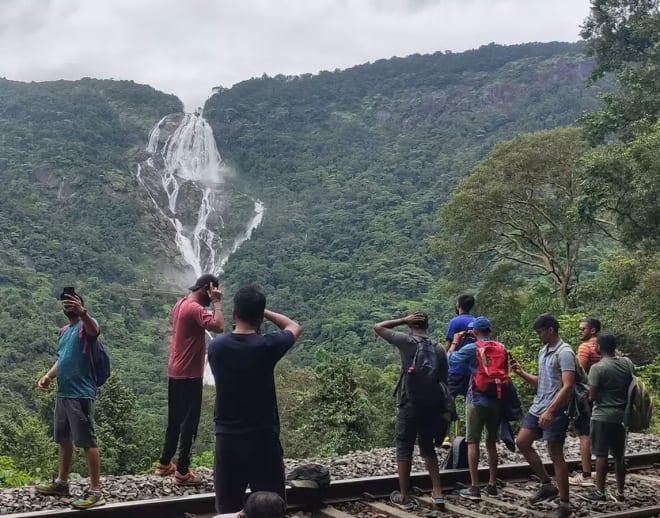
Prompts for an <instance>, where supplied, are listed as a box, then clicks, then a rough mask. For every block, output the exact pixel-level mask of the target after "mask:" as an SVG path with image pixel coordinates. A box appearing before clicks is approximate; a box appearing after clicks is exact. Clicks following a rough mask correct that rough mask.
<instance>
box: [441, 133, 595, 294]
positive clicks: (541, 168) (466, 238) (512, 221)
mask: <svg viewBox="0 0 660 518" xmlns="http://www.w3.org/2000/svg"><path fill="white" fill-rule="evenodd" d="M587 149H588V146H587V143H586V141H585V139H584V137H583V134H582V131H581V130H579V129H575V128H562V129H557V130H551V131H540V132H535V133H527V134H522V135H519V136H517V137H515V138H513V139H511V140H508V141H503V142H500V143H499V144H497V145H496V146H495V148H494V149H493V150H492V151H491V152H490V153H489V154H488V155H487V156H486V158H485V159H484V160H483V161H482V162H480V163H479V164H478V165H477V167H476V168H475V169H474V171H473V172H472V173H471V174H470V175H469V176H467V177H465V178H464V179H463V180H462V181H461V182H460V183H459V185H458V187H457V188H456V190H455V191H454V192H453V193H452V195H451V196H450V198H449V199H448V201H447V202H446V203H445V204H444V205H443V206H442V207H441V209H440V213H439V227H440V234H439V235H438V236H437V238H436V239H435V243H436V250H437V251H439V252H440V253H441V254H442V255H444V256H445V257H446V258H447V259H448V260H449V263H450V265H451V266H453V267H457V268H464V267H468V268H470V267H472V266H475V265H477V264H479V263H481V262H482V261H483V260H489V261H491V262H493V261H513V262H515V263H518V264H519V265H522V266H525V267H529V268H531V269H532V270H535V271H540V272H542V273H543V274H544V275H546V276H548V277H549V278H550V279H551V280H552V282H553V283H554V285H555V286H556V289H557V292H558V295H559V298H560V300H561V302H562V304H563V305H564V306H566V305H568V297H569V292H570V289H571V284H572V281H573V280H574V272H575V267H576V265H577V263H578V259H579V257H580V255H579V254H580V245H581V244H582V243H581V242H582V240H583V239H584V236H583V235H582V230H583V225H582V224H581V223H580V222H579V218H578V217H577V198H578V190H577V187H578V186H577V182H576V166H577V162H578V161H579V159H580V158H581V157H582V156H583V155H584V154H585V152H586V151H587ZM482 264H483V263H482Z"/></svg>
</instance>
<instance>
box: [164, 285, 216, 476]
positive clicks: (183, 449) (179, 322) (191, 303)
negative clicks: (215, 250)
mask: <svg viewBox="0 0 660 518" xmlns="http://www.w3.org/2000/svg"><path fill="white" fill-rule="evenodd" d="M190 291H191V292H192V293H191V294H190V295H188V296H187V297H184V298H182V299H180V300H179V301H177V303H176V304H175V305H174V307H173V308H172V341H171V346H170V359H169V363H168V367H167V373H168V377H169V380H168V385H167V431H166V432H165V444H164V446H163V453H162V454H161V457H160V462H159V463H158V464H157V465H156V475H160V476H163V477H164V476H167V475H174V482H175V483H176V484H179V485H182V486H198V485H200V484H201V483H202V482H203V481H202V479H201V477H198V476H197V475H195V473H194V472H193V471H192V470H190V450H191V448H192V445H193V442H194V441H195V437H196V435H197V427H198V425H199V417H200V414H201V410H202V388H203V383H202V380H203V378H204V359H205V352H206V331H207V330H208V331H213V332H214V333H222V331H223V330H224V326H225V321H224V317H223V315H222V291H221V290H220V281H219V280H218V278H217V277H216V276H215V275H211V274H208V273H207V274H204V275H202V276H201V277H200V278H199V279H197V282H195V284H194V286H192V287H191V288H190ZM209 304H211V305H212V307H213V312H212V313H209V311H208V310H207V309H206V308H207V306H208V305H209ZM177 443H178V445H179V458H178V460H177V463H176V465H175V464H174V463H173V462H172V457H174V454H175V453H176V449H177Z"/></svg>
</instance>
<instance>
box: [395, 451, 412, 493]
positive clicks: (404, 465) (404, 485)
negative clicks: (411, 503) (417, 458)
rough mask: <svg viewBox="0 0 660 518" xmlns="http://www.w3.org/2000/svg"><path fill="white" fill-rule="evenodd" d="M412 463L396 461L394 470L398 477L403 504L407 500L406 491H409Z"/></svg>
mask: <svg viewBox="0 0 660 518" xmlns="http://www.w3.org/2000/svg"><path fill="white" fill-rule="evenodd" d="M411 467H412V462H411V461H409V460H397V461H396V468H397V472H398V475H399V491H400V492H401V499H402V500H403V501H404V502H405V501H406V500H407V499H408V496H409V495H408V491H409V490H410V470H411Z"/></svg>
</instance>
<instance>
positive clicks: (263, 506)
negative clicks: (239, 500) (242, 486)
mask: <svg viewBox="0 0 660 518" xmlns="http://www.w3.org/2000/svg"><path fill="white" fill-rule="evenodd" d="M243 514H245V518H284V517H285V516H286V503H285V502H284V500H283V499H282V497H281V496H280V495H278V494H277V493H271V492H270V491H257V492H256V493H252V494H251V495H250V496H249V497H248V499H247V502H245V508H244V509H243Z"/></svg>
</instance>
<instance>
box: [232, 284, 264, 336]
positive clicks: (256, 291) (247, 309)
mask: <svg viewBox="0 0 660 518" xmlns="http://www.w3.org/2000/svg"><path fill="white" fill-rule="evenodd" d="M265 309H266V295H264V292H263V291H261V288H259V286H257V285H256V284H248V285H247V286H243V287H242V288H241V289H240V290H238V291H237V292H236V295H234V311H233V313H232V317H233V318H234V321H235V322H241V323H243V324H246V325H247V326H249V327H251V328H252V329H254V330H255V331H256V330H257V329H259V326H261V322H262V321H263V319H264V310H265Z"/></svg>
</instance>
